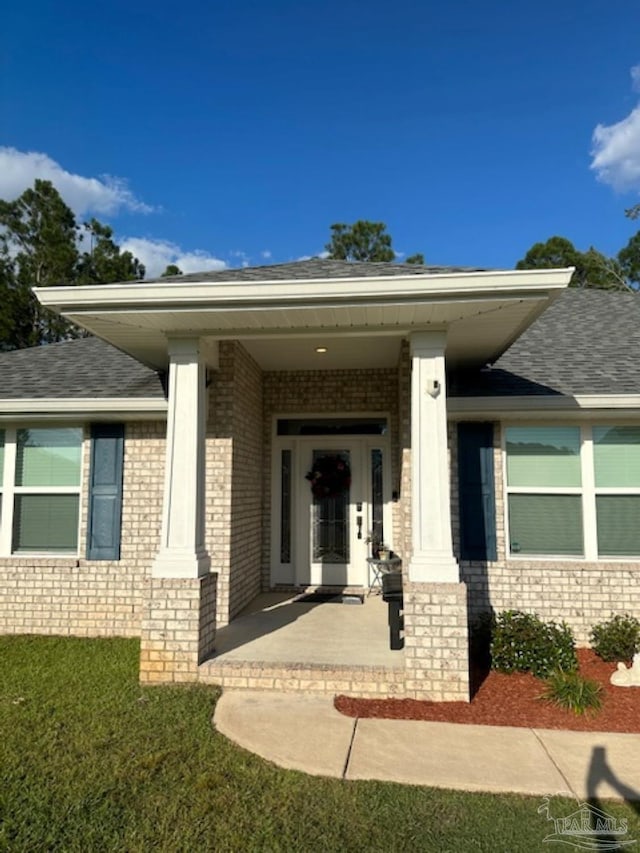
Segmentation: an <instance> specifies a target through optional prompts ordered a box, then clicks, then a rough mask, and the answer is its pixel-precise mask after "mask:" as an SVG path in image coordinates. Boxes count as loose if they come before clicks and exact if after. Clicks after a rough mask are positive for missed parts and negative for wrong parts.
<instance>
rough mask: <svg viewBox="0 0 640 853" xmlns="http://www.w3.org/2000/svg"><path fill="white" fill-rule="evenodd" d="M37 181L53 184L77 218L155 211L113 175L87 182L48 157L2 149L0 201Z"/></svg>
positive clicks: (18, 193)
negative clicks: (124, 211) (118, 212)
mask: <svg viewBox="0 0 640 853" xmlns="http://www.w3.org/2000/svg"><path fill="white" fill-rule="evenodd" d="M36 178H41V179H42V180H46V181H51V183H52V184H53V185H54V186H55V188H56V189H57V190H58V192H59V193H60V195H61V196H62V198H63V199H64V200H65V202H66V203H67V204H68V205H69V207H70V208H71V209H72V210H73V212H74V213H75V214H76V215H77V216H84V215H86V214H87V213H90V212H91V213H96V214H113V213H117V211H119V210H121V209H124V210H130V211H133V212H135V213H151V212H152V211H153V208H152V207H150V206H149V205H148V204H145V203H144V202H142V201H140V199H138V198H136V196H135V195H134V194H133V193H132V192H131V190H130V189H129V188H128V187H127V184H126V181H124V180H123V179H122V178H116V177H113V176H111V175H101V176H100V177H99V178H85V177H84V176H82V175H76V174H74V173H73V172H67V170H66V169H63V168H62V166H61V165H60V164H59V163H56V161H55V160H52V159H51V157H49V156H48V155H47V154H43V153H41V152H39V151H18V150H17V149H16V148H7V147H3V146H0V198H3V199H6V200H7V201H10V200H12V199H15V198H18V196H19V195H21V194H22V193H23V192H24V191H25V190H26V189H28V188H29V187H32V186H33V182H34V181H35V179H36Z"/></svg>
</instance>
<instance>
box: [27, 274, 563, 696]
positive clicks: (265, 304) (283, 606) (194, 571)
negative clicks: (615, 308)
mask: <svg viewBox="0 0 640 853" xmlns="http://www.w3.org/2000/svg"><path fill="white" fill-rule="evenodd" d="M318 263H320V262H318ZM312 265H313V262H311V266H312ZM290 266H291V273H293V272H294V268H295V267H296V265H295V264H292V265H290ZM348 266H349V267H352V268H353V276H351V277H348V276H346V275H344V271H343V275H342V277H336V278H327V277H326V275H319V274H318V275H316V276H307V277H303V278H289V279H287V278H283V277H281V278H279V279H273V280H272V279H270V278H269V277H268V268H264V276H265V278H262V279H260V280H258V281H256V279H255V278H253V279H251V278H248V279H247V280H242V278H241V277H239V276H240V275H241V274H240V271H237V272H238V275H235V277H232V279H233V280H229V281H225V274H224V273H216V274H212V275H213V277H212V278H211V279H209V278H207V277H206V276H203V277H202V278H201V279H198V278H194V277H188V279H189V280H187V277H185V278H184V279H183V280H181V281H180V282H179V283H177V282H160V283H149V284H145V283H142V284H136V285H127V284H123V285H112V286H104V287H103V286H96V287H88V288H81V289H78V288H57V289H52V288H47V289H44V290H41V291H39V293H38V296H39V298H40V299H41V301H42V302H43V303H44V304H46V305H48V306H49V307H53V308H55V309H56V310H59V311H61V313H64V314H65V316H67V317H69V318H70V319H72V320H73V321H74V322H76V323H79V324H80V325H82V326H84V327H85V328H87V329H89V330H90V331H93V332H95V333H96V334H98V335H99V336H101V337H104V338H105V339H107V340H109V341H110V342H111V343H113V344H114V345H115V346H117V347H119V348H121V349H124V350H125V351H127V352H129V353H130V354H132V355H134V356H135V357H136V358H138V359H139V360H141V361H144V362H145V363H147V364H150V365H151V366H153V367H156V368H159V369H167V368H168V377H169V381H168V421H167V455H166V469H165V493H164V512H163V521H162V531H161V540H160V548H159V551H158V554H157V556H156V559H155V561H154V563H153V566H152V569H151V578H150V586H149V603H148V617H147V619H146V620H145V623H144V625H143V636H142V660H141V677H142V678H145V679H146V680H153V681H171V680H189V679H193V678H194V677H196V676H197V678H199V679H201V680H207V681H216V680H218V681H219V682H220V683H226V684H231V683H232V682H230V681H229V679H235V678H238V679H241V680H242V679H245V678H249V677H251V678H252V679H254V681H253V682H252V683H251V684H249V683H247V684H246V685H245V686H253V687H258V686H262V687H286V685H289V686H290V688H291V689H315V688H313V687H312V686H311V685H312V684H314V683H316V682H317V683H320V682H322V683H324V684H325V685H326V684H333V685H334V686H333V687H330V688H328V689H333V690H337V689H348V690H350V691H351V692H358V693H360V694H361V695H364V694H366V693H367V692H375V691H369V688H368V687H367V685H369V686H370V685H371V684H374V683H375V684H382V685H386V687H385V689H388V691H389V692H398V691H399V692H401V693H403V694H404V695H413V696H416V697H420V698H435V699H438V698H440V699H444V698H462V699H463V698H465V697H466V698H468V666H467V657H468V655H467V616H466V614H467V604H466V589H465V587H464V585H463V584H461V583H460V576H459V568H458V564H457V561H456V558H455V555H454V553H453V548H452V537H451V517H450V486H449V465H448V446H447V402H446V400H447V397H446V370H447V369H450V368H463V367H464V366H466V365H478V364H483V363H486V362H488V361H491V360H493V359H494V358H495V357H497V355H498V354H500V353H501V352H502V351H503V350H504V349H505V348H506V347H508V346H509V344H510V343H511V342H512V341H513V340H514V339H515V338H516V337H517V336H518V335H519V334H520V333H521V332H522V331H523V330H524V329H525V328H526V327H527V326H528V325H529V324H530V323H531V322H532V321H533V320H534V319H535V318H536V317H537V316H538V315H539V314H540V313H541V311H543V310H544V308H545V307H546V305H547V304H548V303H549V301H550V300H551V299H553V298H554V295H555V294H557V293H558V292H559V290H560V289H562V288H564V287H565V286H566V285H567V283H568V281H569V278H570V275H571V270H562V271H558V270H537V271H519V272H481V271H460V272H439V273H430V272H420V271H418V270H411V271H407V272H406V274H399V273H398V272H397V270H396V271H394V272H386V270H385V266H386V265H380V269H376V272H377V273H378V274H376V275H371V274H366V275H365V274H362V273H360V272H359V271H358V266H357V265H348ZM310 268H311V267H310V266H309V265H305V267H304V269H305V271H307V273H308V271H309V269H310ZM318 269H319V270H323V271H326V263H325V262H322V264H320V266H319V267H318ZM388 269H389V270H391V269H393V265H389V267H388ZM294 374H295V375H294ZM382 388H384V391H385V396H384V397H383V398H382V399H381V397H380V392H381V389H382ZM292 389H293V390H292ZM345 389H347V391H346V392H345ZM323 418H324V419H325V420H326V419H327V418H328V419H329V420H331V421H332V422H333V427H332V428H335V429H343V428H345V422H346V421H348V420H349V419H354V418H355V420H356V421H357V424H356V429H357V430H360V432H358V433H357V435H356V436H355V437H353V438H352V439H350V440H349V441H348V442H347V439H346V438H345V436H346V433H334V434H333V435H331V434H327V433H320V434H319V435H320V436H321V437H319V438H318V439H317V441H316V439H315V438H314V439H313V441H312V439H311V438H310V436H309V434H308V433H306V434H301V433H300V432H295V428H294V431H293V432H291V431H287V430H288V429H290V424H289V426H287V427H285V426H284V422H285V421H292V420H293V421H295V420H296V419H298V420H304V421H306V422H307V426H308V422H309V421H310V420H313V421H316V422H317V421H318V420H322V419H323ZM371 419H374V420H376V422H377V423H378V424H380V425H382V426H380V431H379V433H377V434H376V435H374V436H373V437H371V436H369V437H367V436H365V434H364V433H363V432H362V426H363V424H364V423H365V422H366V421H368V420H371ZM338 422H339V423H338ZM281 424H282V431H281V430H280V427H281ZM324 427H326V424H324V425H323V428H324ZM287 452H289V453H290V456H289V457H288V458H285V454H286V453H287ZM374 452H380V453H382V454H383V457H382V458H383V459H384V454H387V458H388V463H387V464H386V469H385V471H386V473H385V474H384V475H383V485H382V488H381V491H380V494H381V495H382V498H381V504H382V506H381V514H380V518H382V519H383V521H384V525H385V539H387V540H390V542H388V544H391V547H392V548H393V550H394V551H396V553H398V554H399V555H400V556H401V558H402V560H403V577H404V604H405V609H404V618H405V649H404V652H403V653H402V660H403V663H402V665H400V666H398V665H396V664H395V658H394V659H393V661H392V662H389V661H388V659H387V656H386V653H385V652H384V650H383V649H379V652H380V658H379V659H378V658H376V654H377V653H374V650H375V648H377V644H378V643H388V633H387V629H386V613H385V609H384V607H383V606H382V603H381V602H380V605H381V606H380V608H379V618H378V617H376V616H375V610H376V607H377V606H378V605H377V604H375V603H372V604H371V605H369V604H367V605H365V606H362V607H358V608H356V607H355V606H353V607H352V606H349V605H318V606H316V607H313V608H310V609H309V610H308V611H307V612H305V613H304V614H300V612H299V608H300V607H302V605H300V604H293V603H291V602H289V603H286V602H284V601H280V602H279V603H278V602H276V603H274V605H273V606H268V607H267V608H266V609H263V610H261V611H260V612H252V613H246V612H243V608H245V607H246V606H247V605H248V604H249V602H250V601H251V600H252V599H254V597H255V596H256V595H257V594H258V593H260V592H266V591H269V590H275V591H278V590H279V588H281V587H283V588H286V589H290V588H291V587H308V586H326V585H331V584H337V585H339V586H344V585H348V586H358V585H360V586H364V584H363V579H362V574H361V573H362V567H363V565H364V562H365V560H366V555H367V547H368V545H367V543H366V539H367V538H368V534H369V532H370V531H371V530H372V529H373V527H374V524H373V521H374V503H375V501H374V498H373V497H372V489H371V487H370V485H369V483H370V481H371V472H370V469H369V468H367V467H366V466H367V465H369V461H370V460H371V459H372V458H373V456H372V454H373V453H374ZM278 454H280V455H278ZM296 454H297V456H296ZM314 454H324V456H327V455H333V456H335V457H336V458H337V457H338V456H340V455H341V458H343V459H346V460H347V461H348V463H349V465H350V467H351V469H352V471H353V472H354V476H353V482H352V483H351V484H350V485H348V486H345V489H343V491H344V492H345V494H344V501H343V503H344V506H343V511H344V512H343V515H344V530H345V531H346V533H345V534H344V535H345V536H346V537H349V538H350V545H349V547H348V548H343V550H342V551H341V552H340V554H341V555H342V556H341V557H340V559H338V560H336V559H335V553H334V555H333V557H332V560H326V559H324V557H323V553H321V552H322V548H320V549H316V548H315V545H314V540H313V535H314V522H313V518H314V516H313V512H314V503H313V502H312V501H311V500H310V498H309V488H308V483H307V484H306V485H305V476H306V474H305V472H308V471H309V468H310V467H312V466H313V465H314V464H315V460H316V459H317V458H318V457H317V456H316V455H314ZM347 454H348V455H347ZM296 459H297V461H296ZM354 460H357V464H356V462H354ZM287 466H289V470H290V476H291V481H290V482H291V483H292V484H293V487H292V488H293V489H294V491H295V490H297V495H298V497H296V498H295V500H294V503H292V504H291V505H290V506H289V508H288V510H287V511H288V512H289V513H290V516H289V523H288V524H284V523H283V513H284V512H285V509H286V507H285V504H286V499H285V498H286V495H287V487H286V484H285V473H284V472H285V468H286V467H287ZM358 466H359V467H358ZM385 478H386V479H385ZM294 504H295V505H294ZM287 536H289V537H290V538H289V541H288V544H287V542H286V541H285V540H286V537H287ZM325 544H326V543H325ZM323 547H324V545H323ZM333 550H334V552H335V550H336V549H335V548H334V549H333ZM316 552H317V553H316ZM354 555H355V556H354ZM339 556H340V555H339ZM294 567H295V571H294ZM336 567H337V568H336ZM296 572H297V573H296ZM176 602H178V603H176ZM291 608H293V609H291ZM334 609H335V610H341V611H343V614H344V615H342V616H338V615H337V614H336V613H335V612H334ZM356 609H359V610H362V613H363V614H365V615H363V616H354V615H352V612H353V611H354V610H356ZM327 611H329V615H328V616H327V615H326V613H327ZM292 614H293V615H292ZM296 614H297V615H296ZM238 617H239V618H238ZM234 618H235V622H233V621H232V622H231V625H229V626H228V627H227V626H226V623H227V622H228V621H229V619H234ZM343 618H344V619H345V620H346V621H349V620H350V621H349V625H348V628H347V626H346V624H345V627H344V629H342V628H340V627H339V620H341V619H343ZM356 620H361V621H362V626H361V628H362V630H363V632H364V633H363V639H362V641H361V643H360V641H358V642H354V640H353V639H351V641H347V642H346V643H341V642H339V641H338V639H337V637H339V636H341V634H340V631H342V630H344V636H345V637H347V636H348V633H349V631H350V632H354V631H355V634H356V635H357V633H358V631H359V630H360V628H359V627H357V626H358V625H359V622H357V621H356ZM368 620H371V621H370V623H369V621H368ZM334 622H335V624H334V630H335V631H337V634H332V631H331V630H330V629H328V627H327V626H330V625H331V624H332V623H334ZM216 623H217V634H216ZM243 632H244V634H243ZM323 632H324V633H323ZM365 634H366V638H365ZM243 636H244V639H242V638H243ZM314 636H315V641H314V640H313V637H314ZM373 637H375V641H374V640H372V638H373ZM248 638H251V639H248ZM319 638H320V639H319ZM296 644H300V645H298V647H297V648H296ZM349 646H351V649H349ZM367 646H369V647H370V649H369V656H367V655H366V654H365V651H366V647H367ZM359 647H361V650H362V655H361V657H360V658H358V656H357V654H356V651H355V650H356V648H359ZM304 649H306V650H307V651H306V652H305V653H304V655H303V653H302V652H303V650H304ZM389 654H394V655H397V653H391V652H390V651H389ZM289 655H293V656H295V657H303V659H302V660H291V659H287V656H289ZM310 655H313V656H314V659H305V658H307V657H309V656H310ZM345 655H346V657H344V656H345ZM374 658H376V659H375V660H374ZM152 662H153V666H149V664H150V663H152ZM294 670H295V672H296V673H297V675H296V676H295V677H294V676H291V672H292V671H294ZM230 672H233V674H231V675H230V674H229V673H230ZM247 673H251V675H250V676H249V675H247ZM301 673H304V676H303V675H301ZM319 673H325V674H327V673H329V674H331V673H333V676H335V677H333V676H331V677H328V676H327V677H326V678H325V677H323V678H320V676H319ZM348 673H351V675H348ZM389 673H392V676H393V677H392V678H391V680H390V679H389V677H388V674H389ZM255 679H258V681H255ZM285 682H286V683H285ZM347 682H349V684H350V685H351V686H350V687H349V688H345V687H342V688H339V687H337V686H335V685H337V684H343V685H344V684H346V683H347ZM294 684H295V685H296V687H294V686H293V685H294ZM392 684H396V685H401V687H402V689H401V690H400V688H398V690H392V689H391V685H392ZM358 685H359V687H358ZM235 686H243V685H242V684H241V683H240V682H237V683H236V684H235Z"/></svg>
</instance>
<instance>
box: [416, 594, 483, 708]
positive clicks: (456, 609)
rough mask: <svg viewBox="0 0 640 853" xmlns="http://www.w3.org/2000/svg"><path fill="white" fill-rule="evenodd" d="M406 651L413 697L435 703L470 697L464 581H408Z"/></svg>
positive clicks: (457, 700)
mask: <svg viewBox="0 0 640 853" xmlns="http://www.w3.org/2000/svg"><path fill="white" fill-rule="evenodd" d="M404 656H405V677H406V680H405V689H406V692H407V695H408V696H411V697H412V698H414V699H430V700H432V701H434V702H468V701H469V637H468V630H467V588H466V586H465V584H463V583H407V584H405V588H404Z"/></svg>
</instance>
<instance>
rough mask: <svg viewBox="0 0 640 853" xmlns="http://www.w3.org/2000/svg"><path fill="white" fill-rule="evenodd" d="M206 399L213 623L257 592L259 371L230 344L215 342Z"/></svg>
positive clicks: (260, 436)
mask: <svg viewBox="0 0 640 853" xmlns="http://www.w3.org/2000/svg"><path fill="white" fill-rule="evenodd" d="M219 357H220V362H219V363H220V367H219V370H218V371H216V373H215V374H214V378H213V383H212V385H211V388H210V396H209V419H208V429H207V447H206V460H207V461H206V464H207V489H206V510H205V514H206V521H205V529H206V545H207V549H208V551H209V554H210V556H211V568H212V571H214V572H217V574H218V601H217V610H218V616H217V621H218V625H226V624H227V623H228V622H229V621H230V620H231V619H232V618H233V617H234V616H235V615H236V614H237V613H238V612H239V611H240V610H242V609H243V608H244V607H245V606H246V605H247V604H248V603H249V601H251V599H252V598H255V596H256V595H258V593H259V592H260V589H261V582H260V568H261V546H262V500H263V497H262V495H263V491H262V490H263V483H262V459H263V455H264V449H263V445H262V440H263V426H262V372H261V370H260V368H259V367H258V365H257V364H256V363H255V361H253V359H252V358H251V357H250V356H249V354H248V353H247V351H246V350H245V349H244V348H243V347H242V346H241V345H240V344H239V343H237V342H235V341H227V342H223V343H221V344H220V356H219Z"/></svg>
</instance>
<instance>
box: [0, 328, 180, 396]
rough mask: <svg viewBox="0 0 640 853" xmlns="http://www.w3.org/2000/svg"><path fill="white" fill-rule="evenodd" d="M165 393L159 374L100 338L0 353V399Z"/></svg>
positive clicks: (155, 394)
mask: <svg viewBox="0 0 640 853" xmlns="http://www.w3.org/2000/svg"><path fill="white" fill-rule="evenodd" d="M29 397H35V398H42V397H55V398H60V397H78V398H86V397H100V398H104V397H164V390H163V387H162V381H161V377H160V376H159V374H157V373H156V372H155V371H153V370H150V369H149V368H148V367H145V366H144V365H143V364H140V362H138V361H136V360H135V358H131V356H129V355H125V353H122V352H120V350H117V349H115V347H112V346H111V345H110V344H107V343H105V342H104V341H101V340H100V339H99V338H79V339H78V340H74V341H63V342H61V343H58V344H47V345H46V346H41V347H32V348H31V349H21V350H14V351H13V352H4V353H0V399H25V398H29Z"/></svg>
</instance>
